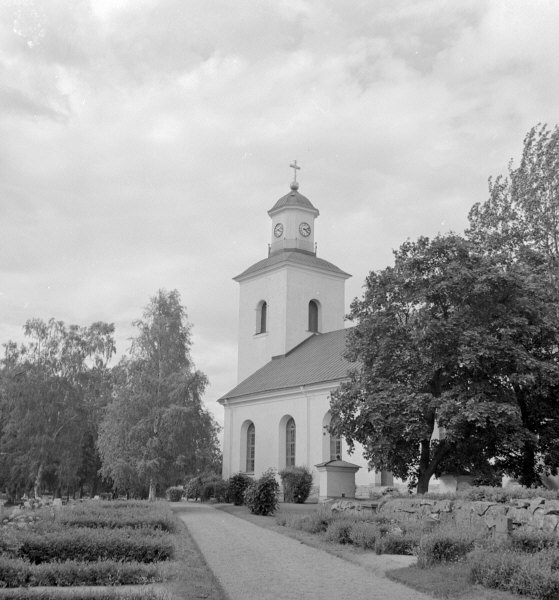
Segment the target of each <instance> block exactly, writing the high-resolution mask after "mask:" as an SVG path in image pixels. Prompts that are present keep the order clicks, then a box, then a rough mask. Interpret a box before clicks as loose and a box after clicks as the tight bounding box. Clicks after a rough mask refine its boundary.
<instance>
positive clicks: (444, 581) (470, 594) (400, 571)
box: [216, 504, 526, 600]
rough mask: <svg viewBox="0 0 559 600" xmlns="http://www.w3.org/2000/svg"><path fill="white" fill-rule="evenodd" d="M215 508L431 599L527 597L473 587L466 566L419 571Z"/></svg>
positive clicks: (234, 509)
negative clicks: (355, 565) (317, 549)
mask: <svg viewBox="0 0 559 600" xmlns="http://www.w3.org/2000/svg"><path fill="white" fill-rule="evenodd" d="M216 508H219V509H220V510H223V511H224V512H227V513H229V514H232V515H235V516H237V517H239V518H241V519H245V520H246V521H249V522H251V523H254V524H255V525H258V526H260V527H265V528H266V529H271V530H273V531H276V532H277V533H280V534H282V535H286V536H288V537H291V538H294V539H297V540H299V541H300V542H301V543H303V544H307V545H309V546H312V547H313V548H319V549H321V550H324V551H325V552H328V553H329V554H333V555H334V556H337V557H339V558H342V559H344V560H347V561H349V562H352V563H355V564H358V565H360V566H362V567H364V568H366V569H368V570H371V571H373V572H374V573H375V574H377V575H380V576H386V577H388V578H389V579H391V580H392V581H396V582H398V583H402V584H404V585H406V586H408V587H410V588H412V589H414V590H417V591H419V592H423V593H425V594H430V595H431V596H433V597H434V598H441V599H444V600H520V599H521V598H526V596H524V597H522V596H517V595H514V594H512V593H510V592H503V591H500V590H493V589H487V588H484V587H483V586H481V585H476V584H472V583H471V582H470V580H469V575H470V567H469V566H468V564H467V563H465V562H457V563H451V564H443V565H436V566H433V567H431V568H429V569H420V568H419V567H417V566H416V565H415V564H412V565H409V562H410V560H414V559H412V558H411V557H409V556H394V555H381V556H377V555H375V553H374V551H371V550H363V549H361V548H357V547H355V546H348V545H346V544H335V543H330V542H328V541H327V540H326V539H325V536H324V534H313V533H308V532H306V531H302V530H299V529H291V528H289V527H285V526H283V525H278V524H277V523H276V518H275V516H272V517H260V516H257V515H251V514H250V513H249V512H248V510H247V508H246V507H245V506H232V505H221V506H219V505H218V506H217V507H216ZM317 510H318V507H317ZM303 514H309V513H308V510H305V511H304V513H303ZM277 515H279V516H280V518H279V521H280V522H282V521H285V522H286V523H289V522H290V520H294V521H296V519H292V516H291V515H286V518H285V519H284V518H283V513H282V505H281V504H280V510H279V512H278V514H277ZM277 515H276V516H277ZM398 563H400V564H403V565H406V564H407V565H408V566H398Z"/></svg>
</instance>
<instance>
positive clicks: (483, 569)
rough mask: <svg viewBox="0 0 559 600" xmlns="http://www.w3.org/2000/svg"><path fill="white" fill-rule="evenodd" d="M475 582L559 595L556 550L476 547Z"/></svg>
mask: <svg viewBox="0 0 559 600" xmlns="http://www.w3.org/2000/svg"><path fill="white" fill-rule="evenodd" d="M470 560H471V572H470V578H471V580H472V582H473V583H480V584H481V585H484V586H485V587H489V588H496V589H501V590H505V591H509V592H512V593H513V594H521V595H525V596H530V597H532V598H536V599H537V600H557V598H559V573H558V572H557V571H556V570H555V569H554V566H556V565H557V564H559V554H558V553H557V551H556V550H552V551H549V550H548V551H542V552H540V553H537V554H531V555H527V554H525V553H520V552H510V551H509V552H503V553H496V552H486V551H477V552H475V553H474V554H472V555H471V559H470Z"/></svg>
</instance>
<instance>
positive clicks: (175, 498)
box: [165, 485, 184, 502]
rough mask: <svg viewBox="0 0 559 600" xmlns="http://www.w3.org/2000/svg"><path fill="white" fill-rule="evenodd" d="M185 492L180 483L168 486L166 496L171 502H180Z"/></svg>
mask: <svg viewBox="0 0 559 600" xmlns="http://www.w3.org/2000/svg"><path fill="white" fill-rule="evenodd" d="M183 494H184V488H183V487H182V486H180V485H176V486H173V487H170V488H167V490H166V491H165V496H166V498H167V500H169V502H180V501H181V499H182V496H183Z"/></svg>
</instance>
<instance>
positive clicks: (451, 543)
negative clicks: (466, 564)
mask: <svg viewBox="0 0 559 600" xmlns="http://www.w3.org/2000/svg"><path fill="white" fill-rule="evenodd" d="M473 548H474V537H473V535H472V534H471V533H469V532H464V531H462V530H460V529H456V528H445V529H440V530H438V531H434V532H432V533H428V534H426V535H424V536H422V537H421V539H420V542H419V553H418V557H417V565H418V566H419V567H420V568H426V567H429V566H431V565H434V564H438V563H442V562H454V561H457V560H460V559H462V558H464V557H465V556H466V554H468V552H470V551H471V550H473Z"/></svg>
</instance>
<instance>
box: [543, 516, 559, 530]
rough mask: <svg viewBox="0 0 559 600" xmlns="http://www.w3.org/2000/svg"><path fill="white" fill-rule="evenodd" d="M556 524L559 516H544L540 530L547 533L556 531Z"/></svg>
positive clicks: (558, 521)
mask: <svg viewBox="0 0 559 600" xmlns="http://www.w3.org/2000/svg"><path fill="white" fill-rule="evenodd" d="M557 523H559V516H557V515H555V514H547V515H544V516H543V525H542V529H543V530H544V531H549V532H553V531H556V530H557Z"/></svg>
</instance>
